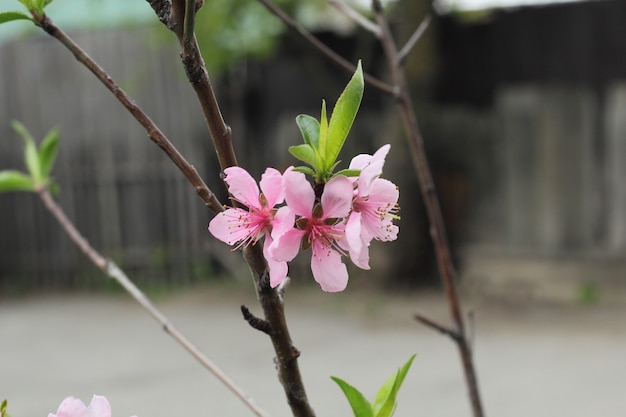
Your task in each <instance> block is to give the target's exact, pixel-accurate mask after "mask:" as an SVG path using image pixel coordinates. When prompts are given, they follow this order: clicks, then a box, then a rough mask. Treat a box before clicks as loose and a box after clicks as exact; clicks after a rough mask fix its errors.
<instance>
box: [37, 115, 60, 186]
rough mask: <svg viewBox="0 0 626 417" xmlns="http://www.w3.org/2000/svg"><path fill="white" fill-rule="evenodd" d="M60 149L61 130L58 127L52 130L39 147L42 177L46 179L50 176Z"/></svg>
mask: <svg viewBox="0 0 626 417" xmlns="http://www.w3.org/2000/svg"><path fill="white" fill-rule="evenodd" d="M58 147H59V129H57V128H56V127H55V128H53V129H50V131H49V132H48V134H47V135H46V137H45V138H43V141H41V144H40V145H39V166H40V169H41V176H42V177H43V178H44V179H45V178H47V177H48V175H50V171H52V167H53V166H54V161H55V160H56V156H57V149H58Z"/></svg>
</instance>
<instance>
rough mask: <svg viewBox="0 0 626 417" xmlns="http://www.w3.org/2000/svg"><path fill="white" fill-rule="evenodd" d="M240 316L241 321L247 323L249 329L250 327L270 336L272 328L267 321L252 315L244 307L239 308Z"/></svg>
mask: <svg viewBox="0 0 626 417" xmlns="http://www.w3.org/2000/svg"><path fill="white" fill-rule="evenodd" d="M241 314H242V315H243V319H244V320H245V321H247V322H248V324H249V325H250V327H252V328H253V329H256V330H258V331H260V332H263V333H265V334H266V335H271V334H272V327H271V326H270V324H269V323H268V322H267V320H263V319H260V318H258V317H257V316H255V315H254V314H252V313H251V312H250V309H249V308H248V307H246V306H245V305H242V306H241Z"/></svg>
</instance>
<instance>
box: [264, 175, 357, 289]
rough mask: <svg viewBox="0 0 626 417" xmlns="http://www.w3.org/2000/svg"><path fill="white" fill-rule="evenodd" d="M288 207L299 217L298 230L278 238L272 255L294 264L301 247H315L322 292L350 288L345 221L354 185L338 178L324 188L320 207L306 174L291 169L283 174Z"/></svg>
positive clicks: (315, 274) (316, 274) (314, 263)
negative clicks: (342, 241)
mask: <svg viewBox="0 0 626 417" xmlns="http://www.w3.org/2000/svg"><path fill="white" fill-rule="evenodd" d="M283 181H284V185H285V201H286V202H287V207H289V209H290V210H291V211H292V212H293V213H294V214H295V215H297V216H300V217H299V219H298V220H297V221H296V225H297V227H296V228H291V229H289V230H287V231H285V232H283V233H280V234H277V235H276V238H275V240H274V243H272V245H271V246H270V249H269V252H270V255H271V256H272V257H273V258H274V259H276V260H277V261H291V260H292V259H293V258H294V257H295V256H296V255H297V254H298V251H299V250H300V247H301V246H302V247H305V248H308V247H309V246H310V247H311V252H312V256H311V270H312V272H313V278H315V281H317V282H318V283H319V284H320V286H321V287H322V290H324V291H327V292H337V291H342V290H344V289H345V288H346V286H347V284H348V270H347V268H346V266H345V265H344V264H343V263H342V262H341V255H342V254H343V251H342V249H341V248H340V247H339V246H338V243H337V242H338V241H339V240H340V239H342V238H343V235H344V229H345V225H344V224H343V222H341V219H343V218H344V217H346V216H347V215H348V213H349V212H350V207H351V205H352V194H353V188H354V187H353V185H352V182H351V181H350V180H349V179H348V178H347V177H345V176H343V175H338V176H336V177H335V178H333V179H331V180H330V181H328V182H327V183H326V184H325V186H324V191H323V193H322V196H321V199H320V203H316V202H315V192H314V191H313V188H312V187H311V184H310V183H309V182H308V181H307V180H306V177H305V176H304V174H302V173H300V172H296V171H293V169H291V168H290V169H288V170H287V171H285V173H284V174H283Z"/></svg>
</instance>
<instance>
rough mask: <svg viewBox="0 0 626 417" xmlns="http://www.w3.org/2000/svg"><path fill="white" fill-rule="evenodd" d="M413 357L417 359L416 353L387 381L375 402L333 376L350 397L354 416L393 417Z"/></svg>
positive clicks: (348, 397) (349, 400) (347, 396)
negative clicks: (371, 401)
mask: <svg viewBox="0 0 626 417" xmlns="http://www.w3.org/2000/svg"><path fill="white" fill-rule="evenodd" d="M413 359H415V355H413V356H411V357H410V358H409V360H408V361H407V362H406V363H405V364H404V365H403V366H402V367H401V368H399V369H398V370H397V371H396V372H395V373H394V374H393V375H391V376H390V377H389V378H388V379H387V380H386V381H385V383H384V384H383V386H382V387H381V388H380V390H378V394H376V399H375V400H374V403H373V404H372V403H370V402H369V401H368V400H367V399H366V398H365V396H364V395H363V394H362V393H361V392H360V391H359V390H358V389H356V388H355V387H353V386H352V385H350V384H348V383H347V382H346V381H344V380H342V379H340V378H337V377H334V376H333V377H331V378H332V379H333V381H335V382H336V383H337V385H339V387H340V388H341V390H342V391H343V393H344V395H345V396H346V398H347V399H348V402H349V403H350V406H351V407H352V412H353V413H354V417H391V416H392V415H393V412H394V411H395V408H396V404H397V402H396V398H397V396H398V391H399V390H400V387H401V386H402V383H403V382H404V378H405V377H406V374H407V372H408V371H409V368H410V367H411V364H412V363H413Z"/></svg>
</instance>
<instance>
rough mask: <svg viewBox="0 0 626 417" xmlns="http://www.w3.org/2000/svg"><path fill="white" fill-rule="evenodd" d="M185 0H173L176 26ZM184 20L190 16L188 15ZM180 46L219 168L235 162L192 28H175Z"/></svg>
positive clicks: (181, 24) (182, 16)
mask: <svg viewBox="0 0 626 417" xmlns="http://www.w3.org/2000/svg"><path fill="white" fill-rule="evenodd" d="M186 2H187V0H173V1H172V14H171V20H172V21H173V23H174V27H176V28H181V29H182V28H185V16H186V13H185V10H186ZM187 23H189V19H188V18H187ZM174 33H175V34H176V36H177V38H178V41H179V43H180V45H181V48H182V53H181V60H182V63H183V66H184V68H185V73H186V74H187V78H188V80H189V82H190V83H191V86H192V87H193V90H194V92H195V93H196V97H197V98H198V102H199V103H200V108H201V109H202V114H203V115H204V120H205V122H206V125H207V128H208V129H209V133H210V134H211V139H212V140H213V144H214V146H215V151H216V153H217V159H218V160H219V163H220V166H221V167H222V170H224V169H225V168H228V167H230V166H235V165H237V158H236V157H235V151H234V149H233V145H232V132H231V129H230V126H228V125H227V124H226V122H225V121H224V118H223V117H222V111H221V110H220V106H219V103H218V101H217V97H216V95H215V91H214V90H213V86H212V85H211V81H210V80H209V75H208V74H207V71H206V66H205V64H204V60H203V59H202V56H201V55H200V50H199V49H198V43H197V41H196V37H195V35H194V34H193V28H189V27H188V26H187V28H186V29H185V30H174Z"/></svg>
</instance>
